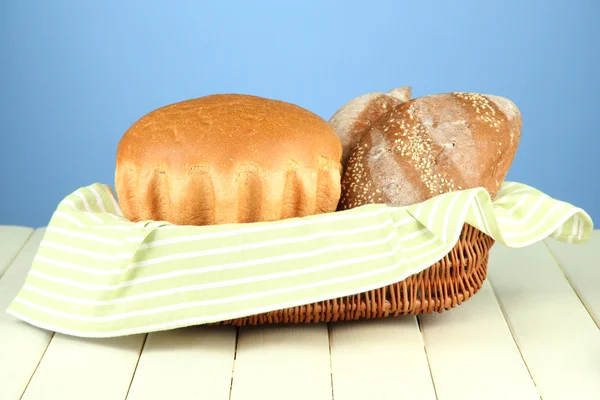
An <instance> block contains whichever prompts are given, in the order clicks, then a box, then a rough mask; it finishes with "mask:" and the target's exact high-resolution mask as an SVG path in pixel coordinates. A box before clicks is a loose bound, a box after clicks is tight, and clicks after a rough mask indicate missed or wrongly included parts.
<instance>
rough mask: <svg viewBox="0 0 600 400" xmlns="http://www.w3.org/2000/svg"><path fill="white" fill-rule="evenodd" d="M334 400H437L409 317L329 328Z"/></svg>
mask: <svg viewBox="0 0 600 400" xmlns="http://www.w3.org/2000/svg"><path fill="white" fill-rule="evenodd" d="M330 334H331V371H332V380H333V397H334V399H335V400H357V399H411V400H412V399H414V400H419V399H424V400H425V399H426V400H430V399H433V400H434V399H435V398H436V396H435V390H434V387H433V383H432V381H431V374H430V372H429V366H428V364H427V355H426V354H425V349H424V346H423V339H422V337H421V332H420V331H419V327H418V325H417V320H416V318H415V317H413V316H406V317H399V318H391V319H382V320H372V321H351V322H339V323H338V322H336V323H332V324H330Z"/></svg>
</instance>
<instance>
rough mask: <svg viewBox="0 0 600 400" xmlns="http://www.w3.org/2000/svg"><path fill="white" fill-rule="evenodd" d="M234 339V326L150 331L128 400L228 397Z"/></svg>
mask: <svg viewBox="0 0 600 400" xmlns="http://www.w3.org/2000/svg"><path fill="white" fill-rule="evenodd" d="M235 342H236V329H235V328H234V327H231V326H227V327H205V326H199V327H191V328H185V329H176V330H172V331H165V332H157V333H151V334H149V335H148V339H147V340H146V345H145V346H144V350H143V351H142V356H141V357H140V361H139V364H138V367H137V369H136V372H135V377H134V379H133V382H132V384H131V389H130V391H129V396H127V400H148V399H178V400H186V399H190V400H191V399H206V400H228V399H229V393H230V388H231V378H232V375H233V361H234V356H235Z"/></svg>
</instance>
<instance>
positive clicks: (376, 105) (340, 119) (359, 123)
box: [329, 86, 412, 168]
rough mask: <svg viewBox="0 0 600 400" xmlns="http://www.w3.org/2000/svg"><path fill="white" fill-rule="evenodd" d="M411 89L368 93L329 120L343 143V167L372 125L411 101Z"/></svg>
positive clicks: (402, 88)
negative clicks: (392, 110) (397, 107)
mask: <svg viewBox="0 0 600 400" xmlns="http://www.w3.org/2000/svg"><path fill="white" fill-rule="evenodd" d="M411 92H412V90H411V88H410V87H409V86H403V87H399V88H396V89H393V90H390V91H389V92H387V93H380V92H375V93H367V94H363V95H361V96H358V97H355V98H353V99H352V100H350V101H349V102H347V103H346V104H344V105H343V106H342V107H341V108H340V109H339V110H338V111H336V113H335V114H333V116H332V117H331V119H330V120H329V124H330V125H331V126H332V127H333V129H335V131H336V133H337V135H338V136H339V137H340V140H341V141H342V147H343V151H342V167H343V168H345V167H346V164H347V163H348V159H349V158H350V154H351V153H352V150H353V149H354V147H355V146H356V143H358V140H359V139H360V137H361V136H362V135H363V134H364V133H365V132H366V131H367V130H368V129H369V127H370V126H371V124H373V123H374V122H375V121H377V120H378V119H379V118H381V117H382V116H383V115H384V114H385V113H387V112H389V111H390V110H391V109H392V108H394V107H395V106H397V105H399V104H402V103H406V102H407V101H408V100H410V96H411Z"/></svg>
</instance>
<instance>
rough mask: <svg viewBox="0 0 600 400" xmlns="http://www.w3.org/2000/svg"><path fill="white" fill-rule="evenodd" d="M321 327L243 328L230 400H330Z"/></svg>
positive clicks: (326, 351) (323, 328) (326, 352)
mask: <svg viewBox="0 0 600 400" xmlns="http://www.w3.org/2000/svg"><path fill="white" fill-rule="evenodd" d="M331 398H332V395H331V369H330V358H329V338H328V334H327V325H325V324H315V325H288V326H261V327H243V328H241V329H240V332H239V336H238V346H237V355H236V360H235V366H234V373H233V387H232V392H231V400H246V399H252V400H255V399H261V400H270V399H276V400H280V399H285V400H296V399H298V400H305V399H310V400H331Z"/></svg>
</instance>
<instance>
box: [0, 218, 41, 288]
mask: <svg viewBox="0 0 600 400" xmlns="http://www.w3.org/2000/svg"><path fill="white" fill-rule="evenodd" d="M32 233H33V228H27V227H24V226H10V225H0V278H1V277H2V275H3V274H4V272H5V271H6V269H7V268H8V266H9V265H10V263H11V262H12V261H13V260H14V258H15V257H16V256H17V254H18V253H19V251H20V250H21V249H22V248H23V246H24V245H25V242H26V241H27V239H29V237H30V236H31V234H32Z"/></svg>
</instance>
